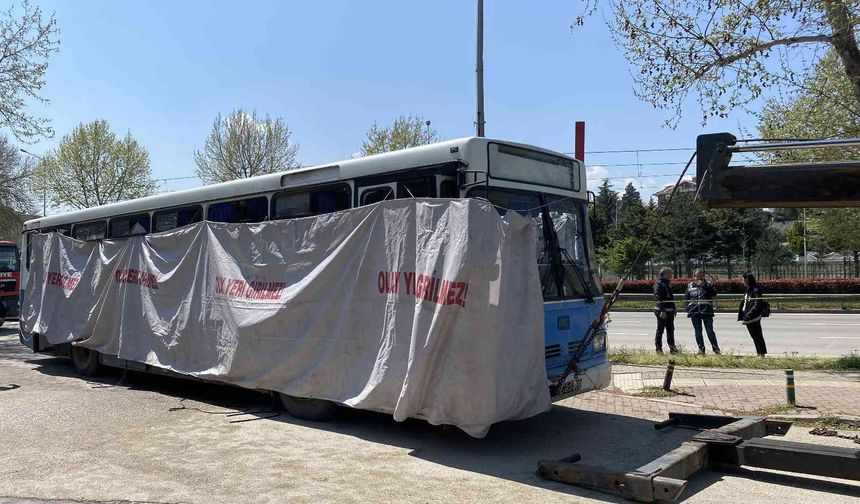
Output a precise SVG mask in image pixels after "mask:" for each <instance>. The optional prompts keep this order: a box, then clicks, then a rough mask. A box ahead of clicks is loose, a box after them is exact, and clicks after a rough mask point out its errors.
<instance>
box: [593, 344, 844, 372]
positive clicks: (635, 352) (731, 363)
mask: <svg viewBox="0 0 860 504" xmlns="http://www.w3.org/2000/svg"><path fill="white" fill-rule="evenodd" d="M669 359H672V360H674V361H675V365H676V366H683V367H712V368H727V369H787V368H791V369H794V370H796V371H813V370H814V371H847V370H860V353H857V352H852V353H850V354H848V355H843V356H842V357H815V356H801V355H797V354H783V355H778V356H777V355H771V356H768V357H766V358H761V357H757V356H751V355H737V354H723V355H714V354H708V355H698V354H695V353H680V354H677V355H668V354H667V355H659V354H656V353H654V352H648V351H645V350H643V349H631V348H627V347H621V348H615V349H612V350H610V351H609V360H610V361H612V362H613V363H615V364H629V365H634V366H636V365H638V366H665V365H666V364H667V363H668V362H669Z"/></svg>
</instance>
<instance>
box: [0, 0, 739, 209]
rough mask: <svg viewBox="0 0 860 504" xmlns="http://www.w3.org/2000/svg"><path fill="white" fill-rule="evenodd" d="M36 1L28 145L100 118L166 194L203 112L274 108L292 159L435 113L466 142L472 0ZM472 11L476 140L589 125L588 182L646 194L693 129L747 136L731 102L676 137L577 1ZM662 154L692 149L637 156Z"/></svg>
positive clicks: (568, 133)
mask: <svg viewBox="0 0 860 504" xmlns="http://www.w3.org/2000/svg"><path fill="white" fill-rule="evenodd" d="M34 3H35V4H37V5H39V6H40V7H41V8H42V9H43V11H45V12H46V13H50V12H55V14H56V18H57V23H58V26H59V29H60V34H59V38H60V50H59V52H58V53H56V54H54V55H53V56H52V57H51V59H50V64H49V68H48V72H47V75H46V80H47V84H46V86H45V88H44V89H43V94H44V96H45V97H47V98H48V99H49V100H50V103H49V104H47V105H45V106H42V105H33V106H31V108H30V111H31V112H34V113H37V114H41V115H43V116H44V117H48V118H50V119H51V121H52V126H53V128H54V130H55V131H56V134H55V136H54V138H52V139H48V140H44V141H40V142H39V143H37V144H35V145H30V146H27V147H26V148H27V149H28V150H30V151H31V152H34V153H37V154H42V153H45V152H47V151H49V150H50V149H52V148H54V147H56V146H57V144H58V143H59V141H60V140H61V139H62V136H63V135H66V134H68V133H70V132H71V130H72V129H73V128H74V127H75V126H76V125H77V124H79V123H81V122H89V121H92V120H95V119H106V120H107V121H108V122H109V123H110V124H111V126H112V129H113V131H114V132H116V133H117V134H119V135H124V134H125V133H126V132H130V133H131V134H132V136H134V137H135V138H136V139H137V140H138V141H139V142H140V143H141V144H142V145H143V146H145V147H146V148H147V150H148V151H149V154H150V160H151V164H152V172H153V176H154V178H156V179H170V180H162V181H161V182H160V190H177V189H182V188H187V187H194V186H197V185H200V184H201V182H200V181H199V180H197V179H195V178H193V177H194V175H195V172H194V168H195V164H194V158H193V154H194V151H195V150H198V149H201V148H202V146H203V143H204V141H205V138H206V136H207V134H208V133H209V131H210V130H211V128H212V123H213V121H214V118H215V116H216V114H218V113H221V114H228V113H229V112H230V111H231V110H233V109H234V108H238V107H244V108H246V109H255V110H256V111H257V112H258V113H259V114H269V115H271V116H273V117H281V118H283V119H284V121H285V122H286V123H287V125H288V126H289V128H290V129H291V130H292V131H293V137H292V139H293V140H294V141H295V142H297V143H298V144H299V145H300V150H299V156H298V157H299V160H300V161H301V162H302V164H304V165H313V164H321V163H329V162H333V161H337V160H341V159H345V158H348V157H350V156H351V155H353V154H354V153H355V152H357V151H358V150H359V148H360V147H361V142H362V140H363V138H364V135H365V132H366V130H367V129H368V127H370V126H371V125H372V124H373V123H374V122H378V123H380V124H386V123H390V122H392V121H393V120H394V119H395V118H396V117H397V116H398V115H400V114H418V115H421V116H424V117H425V118H426V119H429V120H431V121H432V124H431V125H432V127H433V128H435V129H436V130H437V131H438V132H439V135H440V137H441V138H443V139H449V138H457V137H462V136H468V135H472V134H474V116H475V112H474V110H475V17H476V13H475V2H470V1H464V0H436V1H434V2H405V1H402V0H400V1H397V0H368V1H365V2H356V1H346V0H328V1H310V0H307V1H306V0H283V1H263V0H259V1H250V0H249V1H245V2H235V1H231V2H228V1H207V2H203V1H190V0H185V1H181V2H180V1H170V2H169V1H148V2H143V1H135V2H131V1H124V2H119V1H98V0H56V1H41V2H34ZM536 6H539V7H536ZM484 8H485V19H484V29H485V41H484V51H485V54H484V67H485V95H486V96H485V108H486V121H487V123H486V133H487V136H489V137H494V138H500V139H505V140H513V141H519V142H523V143H528V144H533V145H537V146H540V147H544V148H549V149H554V150H557V151H560V152H571V151H572V150H573V124H574V121H577V120H584V121H586V151H589V152H590V153H589V154H587V155H586V165H588V173H589V179H590V180H589V188H590V189H593V188H594V187H595V186H596V185H597V184H598V183H599V179H601V178H603V177H611V181H612V183H613V184H614V185H615V187H616V189H619V190H620V189H622V188H623V186H624V184H626V183H627V182H633V183H634V184H635V185H636V186H637V188H639V190H640V191H641V192H642V193H643V194H644V195H645V196H646V197H647V195H649V194H650V193H652V192H654V191H655V190H658V189H660V188H661V187H663V186H664V185H665V184H669V183H670V182H674V177H677V174H678V173H679V172H680V170H681V168H682V167H683V163H684V161H686V159H687V158H688V157H689V156H690V154H691V153H692V149H693V147H694V145H695V140H696V135H699V134H701V133H706V132H718V131H729V132H732V133H735V134H738V133H739V132H740V130H741V128H746V129H747V130H753V131H754V126H755V122H754V120H753V119H752V118H750V117H748V116H746V115H745V114H743V113H742V112H739V113H738V114H737V115H731V116H729V118H727V119H725V120H716V121H711V122H709V124H708V125H706V126H704V127H703V126H702V125H701V124H700V120H701V112H700V110H699V109H698V108H697V105H696V104H695V103H691V104H690V107H689V108H688V110H689V112H688V113H687V114H686V116H685V117H684V118H683V119H682V120H681V122H680V123H679V125H678V127H677V128H676V129H674V130H673V129H668V128H665V127H663V122H664V120H665V119H666V118H668V117H669V115H668V114H669V113H668V112H667V111H660V110H655V109H653V108H652V107H651V106H650V105H648V104H646V103H643V102H641V101H639V100H638V99H637V98H636V97H635V96H634V93H633V83H632V79H631V77H630V66H629V65H628V63H627V62H626V61H625V60H624V58H623V56H622V54H621V53H620V52H619V50H618V49H617V48H616V47H615V46H614V44H613V42H612V40H611V39H610V36H609V33H608V30H607V28H606V26H605V25H604V23H603V20H602V18H601V17H600V16H595V17H591V18H589V19H587V20H586V24H585V26H584V27H579V28H577V29H576V30H571V28H570V24H571V22H572V21H573V19H574V18H575V17H576V16H577V14H578V13H579V12H580V8H581V3H580V2H578V1H577V0H546V1H544V2H540V3H535V2H515V1H507V2H503V1H501V0H486V1H485V7H484ZM7 133H8V132H7ZM664 148H676V149H679V148H688V149H689V150H683V151H660V152H644V151H645V150H647V149H664ZM637 149H639V150H640V152H638V153H636V152H626V153H616V154H606V153H604V154H599V153H593V151H605V150H637ZM181 177H188V178H184V179H178V178H181Z"/></svg>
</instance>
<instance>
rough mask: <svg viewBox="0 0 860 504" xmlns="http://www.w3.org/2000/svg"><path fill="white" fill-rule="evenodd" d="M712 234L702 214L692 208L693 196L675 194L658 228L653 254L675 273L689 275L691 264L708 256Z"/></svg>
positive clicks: (682, 193)
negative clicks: (669, 263) (672, 264)
mask: <svg viewBox="0 0 860 504" xmlns="http://www.w3.org/2000/svg"><path fill="white" fill-rule="evenodd" d="M663 204H664V205H665V204H666V203H663ZM658 211H659V210H658ZM714 233H715V230H714V228H713V225H712V224H711V222H710V221H709V220H708V219H707V218H706V216H705V213H704V211H703V210H702V209H700V208H698V207H697V206H696V205H695V202H694V201H693V194H692V193H687V192H678V193H676V194H675V197H674V199H673V200H672V204H671V205H670V206H669V209H668V210H667V211H666V215H665V217H664V220H663V221H662V222H661V224H660V227H659V228H658V233H657V244H656V246H655V248H656V254H657V256H658V257H660V258H662V259H663V260H665V261H669V262H672V263H674V264H675V269H676V274H678V275H681V274H687V275H690V274H692V264H691V262H692V261H695V260H699V259H701V258H703V257H705V256H706V255H707V254H708V253H709V251H710V247H711V245H712V243H713V236H714ZM684 267H685V268H686V269H684Z"/></svg>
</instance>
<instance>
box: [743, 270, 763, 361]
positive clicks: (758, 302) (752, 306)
mask: <svg viewBox="0 0 860 504" xmlns="http://www.w3.org/2000/svg"><path fill="white" fill-rule="evenodd" d="M743 279H744V285H745V286H746V292H745V293H744V300H743V301H741V306H740V308H739V309H738V320H739V321H740V322H741V323H742V324H743V325H745V326H747V331H749V333H750V337H751V338H752V340H753V344H755V353H757V354H758V356H759V357H764V356H765V355H767V345H765V343H764V335H763V334H762V331H761V317H762V315H763V311H764V302H763V301H762V299H761V296H762V292H761V289H760V288H759V286H758V283H756V281H755V276H753V274H752V273H749V272H747V273H744V275H743Z"/></svg>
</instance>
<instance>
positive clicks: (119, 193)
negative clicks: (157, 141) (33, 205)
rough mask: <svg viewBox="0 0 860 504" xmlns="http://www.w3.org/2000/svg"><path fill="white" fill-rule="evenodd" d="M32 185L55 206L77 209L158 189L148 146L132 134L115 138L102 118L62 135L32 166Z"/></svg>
mask: <svg viewBox="0 0 860 504" xmlns="http://www.w3.org/2000/svg"><path fill="white" fill-rule="evenodd" d="M34 184H35V189H36V190H37V191H39V192H42V191H44V192H45V193H46V194H47V196H48V199H49V201H51V203H52V204H53V205H57V206H65V207H71V208H75V209H80V208H89V207H93V206H99V205H105V204H107V203H115V202H117V201H123V200H128V199H134V198H140V197H143V196H148V195H150V194H152V193H154V192H155V189H156V183H155V181H154V180H153V179H152V173H151V171H150V167H149V154H148V153H147V152H146V149H144V148H143V147H142V146H141V145H140V144H138V143H137V140H135V139H134V138H132V136H131V133H127V134H126V135H125V137H123V138H117V136H116V135H115V134H114V133H113V132H111V130H110V125H109V124H108V122H107V121H105V120H98V121H93V122H91V123H87V124H83V123H81V124H79V125H78V126H77V127H76V128H75V129H74V130H73V131H72V132H71V133H70V134H68V135H66V136H64V137H63V139H62V141H60V145H59V147H57V149H56V150H55V151H53V152H50V153H48V154H46V155H45V156H44V157H43V159H42V161H41V162H40V163H39V164H38V165H37V166H36V170H35V180H34Z"/></svg>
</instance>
